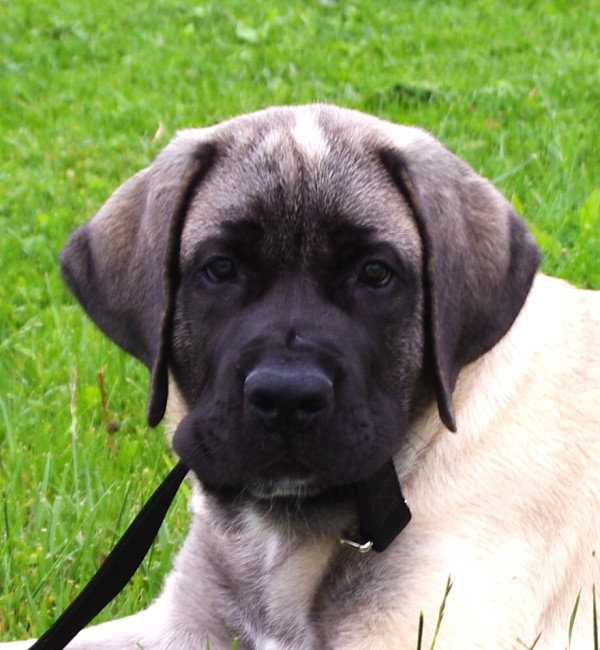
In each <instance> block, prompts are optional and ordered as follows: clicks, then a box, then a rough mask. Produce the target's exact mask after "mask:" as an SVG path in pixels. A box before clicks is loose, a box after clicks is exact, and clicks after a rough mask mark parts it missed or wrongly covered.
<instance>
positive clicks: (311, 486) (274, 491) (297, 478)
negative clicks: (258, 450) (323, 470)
mask: <svg viewBox="0 0 600 650" xmlns="http://www.w3.org/2000/svg"><path fill="white" fill-rule="evenodd" d="M324 488H325V486H324V485H323V482H322V481H321V480H320V479H319V478H318V477H317V476H316V475H315V474H314V473H313V472H311V470H310V469H308V468H307V467H305V466H304V465H302V464H300V463H298V462H295V461H287V460H286V461H279V462H276V463H272V464H271V465H269V466H268V467H266V468H264V469H263V470H261V471H260V472H259V473H258V474H257V475H256V476H254V477H252V478H250V479H249V480H248V481H247V482H246V489H247V490H248V492H249V493H250V494H251V495H252V496H254V497H255V498H257V499H273V498H278V497H279V498H285V497H294V498H304V497H310V496H314V495H316V494H318V493H320V492H321V491H323V489H324Z"/></svg>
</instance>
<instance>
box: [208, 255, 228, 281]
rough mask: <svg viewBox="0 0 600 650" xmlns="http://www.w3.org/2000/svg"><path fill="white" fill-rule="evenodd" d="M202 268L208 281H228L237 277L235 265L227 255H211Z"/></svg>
mask: <svg viewBox="0 0 600 650" xmlns="http://www.w3.org/2000/svg"><path fill="white" fill-rule="evenodd" d="M202 270H203V271H204V274H205V276H206V278H207V279H208V280H209V281H210V282H215V283H216V282H230V281H231V280H235V278H236V277H237V267H236V265H235V262H234V261H233V260H232V259H230V258H229V257H213V258H212V259H210V260H208V262H207V263H206V264H205V265H204V267H203V269H202Z"/></svg>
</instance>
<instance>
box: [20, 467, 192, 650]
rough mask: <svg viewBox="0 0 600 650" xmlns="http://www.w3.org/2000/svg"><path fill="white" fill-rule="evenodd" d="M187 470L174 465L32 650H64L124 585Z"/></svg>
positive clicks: (158, 525)
mask: <svg viewBox="0 0 600 650" xmlns="http://www.w3.org/2000/svg"><path fill="white" fill-rule="evenodd" d="M187 472H188V469H187V467H186V466H185V465H184V464H183V463H182V462H181V461H180V462H178V463H177V465H175V467H174V468H173V469H172V470H171V472H170V474H169V475H168V476H167V478H166V479H165V480H164V481H163V482H162V483H161V484H160V485H159V487H158V488H157V489H156V491H155V492H154V494H153V495H152V496H151V497H150V499H149V500H148V502H147V503H146V505H145V506H144V507H143V508H142V510H141V511H140V514H139V515H138V516H137V517H136V518H135V519H134V520H133V522H132V523H131V524H130V526H129V528H128V529H127V530H126V531H125V534H124V535H123V537H121V539H120V540H119V541H118V543H117V545H116V546H115V547H114V548H113V550H112V551H111V552H110V554H109V555H108V557H107V558H106V560H105V561H104V563H103V564H102V566H101V567H100V568H99V569H98V571H97V572H96V574H95V575H94V577H93V578H92V579H91V580H90V581H89V582H88V584H87V585H86V586H85V587H84V588H83V590H82V591H81V593H80V594H79V595H78V596H77V598H75V600H74V601H73V602H72V603H71V604H70V605H69V607H67V609H66V610H65V611H64V612H63V614H62V615H61V616H60V617H59V618H58V619H57V620H56V622H55V623H54V625H52V627H50V629H48V630H47V631H46V632H45V633H44V634H43V635H42V636H41V637H40V638H39V639H38V640H37V641H36V642H35V643H34V644H33V645H32V646H31V648H30V650H62V648H64V647H65V646H66V645H67V643H69V641H71V640H72V639H73V638H74V637H75V635H76V634H77V633H78V632H79V631H80V630H81V629H83V628H84V627H85V626H86V625H87V624H88V623H89V622H90V621H91V620H92V619H93V618H94V617H95V616H96V615H97V614H99V613H100V612H101V611H102V610H103V609H104V608H105V607H106V605H108V603H110V601H111V600H112V599H113V598H114V597H115V596H116V595H117V594H118V593H119V592H120V591H121V590H122V589H123V588H124V587H125V585H126V584H127V582H129V579H130V578H131V576H132V575H133V574H134V573H135V572H136V571H137V568H138V567H139V566H140V564H141V563H142V560H143V559H144V557H145V556H146V553H147V552H148V550H149V548H150V546H151V545H152V542H153V541H154V538H155V537H156V535H157V533H158V529H159V528H160V525H161V524H162V522H163V519H164V518H165V515H166V514H167V510H168V509H169V506H170V505H171V502H172V501H173V499H174V498H175V494H176V493H177V490H178V489H179V486H180V485H181V482H182V481H183V479H184V478H185V475H186V474H187Z"/></svg>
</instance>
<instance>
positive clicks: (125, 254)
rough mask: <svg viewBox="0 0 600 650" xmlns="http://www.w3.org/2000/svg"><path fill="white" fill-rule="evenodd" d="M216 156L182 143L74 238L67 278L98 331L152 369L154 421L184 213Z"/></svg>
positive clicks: (161, 393)
mask: <svg viewBox="0 0 600 650" xmlns="http://www.w3.org/2000/svg"><path fill="white" fill-rule="evenodd" d="M213 157H214V150H213V147H212V145H210V144H206V143H201V142H200V141H199V140H197V139H196V140H194V139H192V138H181V137H178V138H175V139H174V140H173V141H172V142H171V143H170V144H169V145H167V147H166V148H165V149H164V150H163V151H162V152H161V153H160V154H159V156H158V157H157V159H156V160H155V161H154V162H153V163H152V165H150V167H147V168H146V169H144V170H142V171H141V172H139V173H138V174H136V175H135V176H133V177H132V178H130V179H129V180H128V181H126V182H125V183H124V184H123V185H121V187H119V188H118V189H117V190H116V191H115V192H114V193H113V194H112V196H111V197H110V198H109V199H108V201H107V202H106V203H105V204H104V205H103V206H102V208H101V209H100V210H99V212H98V213H97V214H96V215H95V216H94V217H92V219H90V221H88V222H87V223H86V224H84V225H83V226H81V227H80V228H78V229H77V230H76V231H75V232H74V233H73V234H72V235H71V237H70V238H69V240H68V242H67V244H66V245H65V247H64V248H63V250H62V252H61V256H60V261H61V266H62V273H63V277H64V279H65V281H66V282H67V284H68V285H69V287H70V289H71V290H72V291H73V293H74V294H75V296H76V297H77V299H78V300H79V302H80V303H81V304H82V306H83V308H84V309H85V310H86V311H87V313H88V314H89V316H90V317H91V318H92V320H93V321H94V322H95V323H96V325H98V327H99V328H100V329H101V330H102V331H103V332H104V333H105V334H106V335H107V336H109V337H110V338H111V339H112V340H113V341H115V343H117V344H118V345H119V346H121V347H122V348H123V349H124V350H125V351H126V352H129V353H130V354H132V355H133V356H135V357H137V358H138V359H140V360H141V361H142V362H143V363H144V364H145V365H146V366H148V368H149V369H150V370H151V371H152V383H151V384H152V385H151V391H150V400H149V406H148V420H149V423H150V425H151V426H155V425H156V424H158V422H159V421H160V420H161V419H162V416H163V414H164V409H165V407H166V401H167V391H168V354H169V349H170V335H171V326H172V320H173V312H174V295H175V293H176V291H177V287H178V283H179V244H180V238H181V231H182V229H183V222H184V218H185V213H186V211H187V208H188V206H189V203H190V201H191V198H192V196H193V193H194V190H195V188H196V186H197V184H198V183H199V181H200V179H201V177H202V176H203V174H204V173H205V172H206V170H207V169H208V168H209V166H210V164H211V161H212V159H213Z"/></svg>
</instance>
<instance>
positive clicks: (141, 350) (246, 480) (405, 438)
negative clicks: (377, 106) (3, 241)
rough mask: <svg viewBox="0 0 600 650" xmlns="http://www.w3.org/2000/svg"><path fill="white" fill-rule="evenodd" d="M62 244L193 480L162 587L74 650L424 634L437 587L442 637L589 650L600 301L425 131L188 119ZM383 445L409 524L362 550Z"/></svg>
mask: <svg viewBox="0 0 600 650" xmlns="http://www.w3.org/2000/svg"><path fill="white" fill-rule="evenodd" d="M61 262H62V268H63V274H64V277H65V279H66V281H67V283H68V285H69V287H70V288H71V289H72V291H73V292H74V294H75V296H76V297H77V298H78V300H79V301H80V302H81V304H82V305H83V307H84V309H85V310H86V311H87V313H88V314H89V316H90V317H91V318H92V320H93V321H95V323H96V324H97V325H98V326H99V328H100V329H101V330H102V331H103V332H104V333H105V334H107V335H108V336H109V337H110V338H111V339H112V340H113V341H115V342H116V343H117V344H118V345H119V346H121V347H122V348H123V349H125V350H126V351H127V352H129V353H130V354H132V355H133V356H135V357H137V358H138V359H140V360H141V361H142V362H143V363H144V364H145V365H146V366H147V367H148V368H149V370H150V372H151V389H150V398H149V407H148V418H149V422H150V424H152V425H156V424H157V423H158V422H159V421H160V420H161V419H162V417H163V414H164V412H165V409H166V411H167V420H168V422H169V425H168V431H169V435H170V436H171V438H172V444H173V447H174V449H175V451H176V453H177V454H178V455H179V456H180V457H181V458H182V460H183V461H184V462H185V463H186V465H187V466H188V467H189V468H190V469H191V472H190V474H191V480H192V483H193V496H192V500H191V508H192V511H193V519H192V523H191V528H190V531H189V534H188V536H187V538H186V540H185V542H184V544H183V547H182V549H181V550H180V551H179V553H178V555H177V557H176V559H175V563H174V568H173V570H172V572H171V573H170V575H169V576H168V577H167V579H166V582H165V585H164V588H163V591H162V594H161V595H160V596H159V598H158V599H157V600H156V601H155V602H154V603H153V604H152V605H150V606H149V607H148V609H146V610H144V611H142V612H140V613H138V614H135V615H133V616H129V617H126V618H123V619H120V620H115V621H111V622H108V623H104V624H100V625H98V626H95V627H91V628H88V629H86V630H84V631H82V632H81V633H80V634H79V635H78V636H77V637H76V638H75V640H74V641H73V642H72V643H71V644H69V646H68V648H70V649H72V650H128V649H131V650H133V649H136V648H143V649H144V650H166V649H172V650H191V649H192V648H194V649H197V648H204V647H205V646H206V645H207V644H209V647H210V648H211V649H212V650H225V649H228V648H230V647H231V645H232V642H233V641H234V639H237V640H238V646H237V647H238V648H240V650H241V649H244V650H250V649H256V650H284V649H285V650H315V649H319V650H326V649H331V650H334V649H335V650H367V649H368V650H390V649H396V648H398V649H401V650H404V649H410V648H416V647H417V638H418V635H419V634H420V633H421V634H422V643H423V647H429V646H430V644H431V641H432V639H433V637H434V634H435V628H436V622H437V621H438V617H439V616H440V607H441V606H443V617H441V624H440V629H439V632H438V633H437V638H436V645H435V647H436V649H437V650H456V649H457V648H463V649H483V648H485V649H486V650H489V648H496V649H504V648H506V649H508V648H529V647H533V646H534V645H535V647H536V648H537V650H549V649H551V650H556V649H557V648H564V647H565V646H566V645H567V644H568V643H569V639H570V647H571V648H573V649H580V648H589V647H592V642H593V634H594V632H593V590H594V587H595V586H596V585H600V557H599V552H600V415H599V414H598V413H599V409H598V407H599V395H600V393H599V389H600V299H599V297H598V294H597V293H595V292H592V291H584V290H580V289H576V288H574V287H572V286H570V285H569V284H568V283H566V282H564V281H562V280H559V279H554V278H550V277H547V276H545V275H543V274H542V273H540V272H539V264H540V252H539V250H538V248H537V246H536V244H535V242H534V239H533V238H532V236H531V234H530V233H529V231H528V230H527V228H526V226H525V224H524V222H523V221H522V220H521V218H520V217H519V216H517V215H516V213H515V212H514V210H513V208H512V207H511V205H510V203H509V202H508V201H506V199H505V198H503V196H502V195H501V194H500V192H499V191H498V190H496V189H495V188H494V187H493V186H492V184H491V183H489V182H488V181H487V180H485V179H483V178H482V177H480V176H479V175H477V174H476V173H475V172H474V171H473V170H472V169H471V168H470V167H469V166H468V165H467V164H466V163H465V162H463V161H462V160H460V159H459V158H457V157H456V156H454V155H453V154H451V153H450V152H449V151H448V150H447V149H445V148H444V147H443V146H442V145H441V144H440V143H439V142H438V141H437V140H436V139H435V138H434V137H433V136H431V135H429V134H428V133H426V132H425V131H423V130H420V129H418V128H414V127H405V126H399V125H395V124H392V123H388V122H385V121H382V120H379V119H377V118H375V117H371V116H367V115H364V114H362V113H359V112H355V111H351V110H347V109H341V108H337V107H334V106H328V105H308V106H300V107H276V108H271V109H266V110H263V111H260V112H257V113H253V114H249V115H242V116H240V117H236V118H234V119H231V120H229V121H226V122H223V123H221V124H218V125H216V126H213V127H210V128H203V129H189V130H184V131H182V132H180V133H179V134H178V135H177V136H176V137H175V138H174V139H173V140H172V141H171V142H170V143H169V144H168V145H167V146H166V147H165V148H164V149H163V151H162V152H161V153H160V154H159V155H158V157H157V158H156V160H155V161H154V162H153V163H152V164H151V165H150V166H149V167H147V168H146V169H144V170H143V171H141V172H139V173H137V174H136V175H135V176H133V177H132V178H131V179H129V180H127V181H126V182H125V183H124V184H123V185H122V186H121V187H119V188H118V189H117V190H116V191H115V192H114V194H113V195H112V196H111V197H110V198H109V199H108V201H107V202H106V204H105V205H104V206H103V207H102V208H101V209H100V211H99V212H98V213H97V214H96V216H94V217H93V218H92V219H91V220H90V221H89V222H88V223H86V224H85V225H83V226H81V227H80V228H79V229H78V230H77V231H76V232H75V233H74V234H73V235H72V236H71V238H70V239H69V241H68V243H67V244H66V246H65V248H64V249H63V252H62V255H61ZM391 461H393V465H392V467H395V472H396V475H397V477H398V479H399V484H400V486H401V487H402V490H403V494H404V497H405V498H406V503H407V505H408V508H409V509H410V511H411V513H412V520H411V521H410V523H408V525H407V526H406V527H405V528H404V530H402V531H401V532H400V533H399V534H398V535H397V536H396V537H395V539H393V541H391V543H390V545H389V547H388V548H387V549H385V550H381V552H376V551H370V552H369V553H364V554H362V553H359V552H357V551H356V550H355V549H353V548H351V547H349V546H348V545H347V544H340V539H342V538H346V539H350V540H353V539H357V538H360V529H361V522H360V513H359V510H358V507H357V489H356V486H357V485H361V484H363V483H364V482H365V481H367V480H369V478H370V477H373V476H377V472H379V471H380V470H381V468H382V467H385V466H386V464H387V466H390V465H389V464H390V462H391ZM359 541H360V540H359ZM362 541H364V540H362ZM573 612H575V616H574V623H573V624H572V629H571V630H569V627H570V620H571V616H572V614H573ZM420 619H421V625H422V630H421V632H419V626H420ZM6 647H9V646H6ZM10 647H14V648H16V647H21V648H25V647H28V642H20V643H19V644H16V645H14V646H13V645H12V644H11V645H10Z"/></svg>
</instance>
